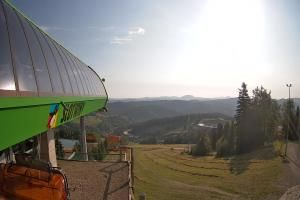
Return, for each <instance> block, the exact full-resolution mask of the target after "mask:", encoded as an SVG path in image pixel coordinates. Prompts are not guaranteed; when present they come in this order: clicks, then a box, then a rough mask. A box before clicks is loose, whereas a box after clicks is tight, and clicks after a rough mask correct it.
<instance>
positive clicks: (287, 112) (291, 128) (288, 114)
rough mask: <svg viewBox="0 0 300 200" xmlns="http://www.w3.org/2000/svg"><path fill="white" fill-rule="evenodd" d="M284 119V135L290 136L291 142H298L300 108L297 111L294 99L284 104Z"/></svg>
mask: <svg viewBox="0 0 300 200" xmlns="http://www.w3.org/2000/svg"><path fill="white" fill-rule="evenodd" d="M297 110H298V111H297ZM297 112H298V113H297ZM297 115H298V116H297ZM282 118H283V120H282V124H283V131H284V133H285V134H288V138H289V139H290V140H298V139H299V137H298V133H297V131H298V128H297V127H298V125H299V108H296V109H295V103H294V101H293V100H292V99H290V100H287V102H285V103H284V105H283V111H282Z"/></svg>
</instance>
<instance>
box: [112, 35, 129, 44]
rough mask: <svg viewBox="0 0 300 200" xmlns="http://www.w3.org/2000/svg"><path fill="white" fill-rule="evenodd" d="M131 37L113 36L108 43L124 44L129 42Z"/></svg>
mask: <svg viewBox="0 0 300 200" xmlns="http://www.w3.org/2000/svg"><path fill="white" fill-rule="evenodd" d="M131 41H132V38H130V37H128V36H125V37H114V38H113V39H112V40H111V41H110V43H111V44H126V43H128V42H131Z"/></svg>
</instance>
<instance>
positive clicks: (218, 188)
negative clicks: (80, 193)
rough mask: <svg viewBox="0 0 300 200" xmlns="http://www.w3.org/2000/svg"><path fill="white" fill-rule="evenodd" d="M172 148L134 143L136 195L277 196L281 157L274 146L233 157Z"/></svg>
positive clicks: (156, 196)
mask: <svg viewBox="0 0 300 200" xmlns="http://www.w3.org/2000/svg"><path fill="white" fill-rule="evenodd" d="M171 147H184V146H182V145H173V146H171V145H138V146H135V191H136V192H135V194H136V197H138V194H140V193H142V192H145V193H146V194H147V199H150V200H151V199H166V200H167V199H172V200H173V199H174V200H176V199H266V198H267V197H268V198H271V199H273V198H275V199H276V198H277V199H278V197H279V196H280V194H281V192H282V191H279V189H278V187H277V183H278V180H279V177H280V175H281V173H282V165H281V160H280V158H279V157H278V156H276V153H275V152H274V150H273V148H272V147H269V148H264V149H261V150H258V151H256V152H253V153H250V154H245V155H242V156H238V157H236V158H233V159H216V158H213V157H203V158H193V157H191V156H189V155H186V154H181V151H182V150H176V149H175V150H174V149H173V150H172V149H171Z"/></svg>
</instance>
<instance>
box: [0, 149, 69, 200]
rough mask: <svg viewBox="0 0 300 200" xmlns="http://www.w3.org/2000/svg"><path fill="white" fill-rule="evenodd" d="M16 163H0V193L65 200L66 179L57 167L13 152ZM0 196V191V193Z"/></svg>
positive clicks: (29, 198) (11, 196) (10, 196)
mask: <svg viewBox="0 0 300 200" xmlns="http://www.w3.org/2000/svg"><path fill="white" fill-rule="evenodd" d="M15 158H16V163H15V164H14V163H7V164H1V165H0V194H2V195H3V196H4V197H6V198H7V199H23V200H41V199H43V200H44V199H45V200H48V199H49V200H50V199H51V200H68V199H70V194H69V191H68V182H67V178H66V176H65V174H64V172H63V171H62V170H61V169H60V168H55V167H52V166H51V164H50V163H46V162H43V161H40V160H33V159H32V157H31V156H30V155H28V154H16V156H15ZM0 196H1V195H0Z"/></svg>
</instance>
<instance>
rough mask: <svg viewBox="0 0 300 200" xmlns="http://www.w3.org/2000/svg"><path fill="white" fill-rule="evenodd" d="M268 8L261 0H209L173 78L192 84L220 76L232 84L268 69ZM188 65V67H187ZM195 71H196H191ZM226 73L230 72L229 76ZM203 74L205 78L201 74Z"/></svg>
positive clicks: (194, 27) (192, 28) (195, 24)
mask: <svg viewBox="0 0 300 200" xmlns="http://www.w3.org/2000/svg"><path fill="white" fill-rule="evenodd" d="M264 27H265V19H264V8H263V5H262V2H261V1H259V0H226V1H223V0H209V1H207V3H206V4H205V7H204V10H202V12H200V13H199V18H198V19H197V20H195V21H194V24H193V25H192V27H191V28H190V30H191V33H190V34H189V36H188V38H187V39H186V45H185V47H184V49H183V52H182V55H181V57H180V61H179V62H178V65H177V68H175V70H174V76H173V78H174V79H176V78H178V77H176V76H175V74H177V75H178V74H180V76H181V77H180V78H181V79H184V80H185V82H186V83H189V84H199V81H200V82H201V83H200V84H203V83H206V82H208V81H209V82H210V83H212V82H213V81H214V80H218V83H216V84H217V85H218V84H220V81H224V82H227V83H229V84H230V85H231V84H236V83H238V84H239V82H240V81H241V80H239V79H238V78H237V80H233V79H232V77H233V76H232V75H236V76H235V77H238V75H239V74H241V73H242V74H243V78H245V79H247V77H253V74H256V73H257V72H259V74H261V75H264V74H266V73H267V72H268V70H267V65H266V63H265V61H264V59H265V51H266V48H265V42H266V41H265V30H264ZM183 66H184V67H183ZM191 72H193V73H191ZM226 74H230V75H231V76H230V80H227V78H226ZM199 76H201V78H199Z"/></svg>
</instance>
